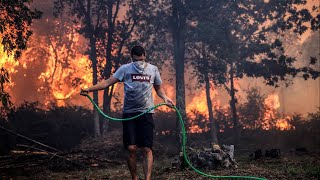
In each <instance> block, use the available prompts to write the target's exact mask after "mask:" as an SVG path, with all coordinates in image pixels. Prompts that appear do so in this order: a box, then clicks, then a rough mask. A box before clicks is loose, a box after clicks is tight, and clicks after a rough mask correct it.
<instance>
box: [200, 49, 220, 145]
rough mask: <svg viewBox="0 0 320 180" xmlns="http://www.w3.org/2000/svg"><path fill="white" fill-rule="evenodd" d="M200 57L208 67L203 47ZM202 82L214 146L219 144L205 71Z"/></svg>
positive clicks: (207, 76)
mask: <svg viewBox="0 0 320 180" xmlns="http://www.w3.org/2000/svg"><path fill="white" fill-rule="evenodd" d="M202 57H203V61H204V63H205V65H206V67H209V66H208V61H207V58H206V52H205V46H204V45H203V46H202ZM204 81H205V86H206V99H207V105H208V113H209V122H210V134H211V140H212V145H215V144H219V143H218V136H217V129H216V126H215V121H214V117H213V107H212V102H211V94H210V81H209V74H208V71H207V69H205V73H204Z"/></svg>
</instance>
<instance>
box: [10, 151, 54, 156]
mask: <svg viewBox="0 0 320 180" xmlns="http://www.w3.org/2000/svg"><path fill="white" fill-rule="evenodd" d="M10 153H11V154H24V155H49V153H47V152H41V151H40V152H39V151H18V150H12V151H10Z"/></svg>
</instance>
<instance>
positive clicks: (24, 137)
mask: <svg viewBox="0 0 320 180" xmlns="http://www.w3.org/2000/svg"><path fill="white" fill-rule="evenodd" d="M0 129H2V130H4V131H6V132H8V133H10V134H13V135H15V136H18V137H20V138H23V139H26V140H28V141H31V142H33V143H36V144H38V145H40V146H43V147H46V148H49V149H51V150H54V151H57V152H60V153H62V151H60V150H58V149H56V148H53V147H51V146H48V145H46V144H43V143H41V142H38V141H36V140H33V139H31V138H28V137H26V136H24V135H21V134H18V133H16V132H14V131H11V130H9V129H7V128H5V127H3V126H0Z"/></svg>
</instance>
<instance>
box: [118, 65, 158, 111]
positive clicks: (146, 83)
mask: <svg viewBox="0 0 320 180" xmlns="http://www.w3.org/2000/svg"><path fill="white" fill-rule="evenodd" d="M113 77H115V78H117V79H118V80H119V81H121V82H124V92H125V98H124V106H123V113H135V112H144V111H146V110H147V109H149V108H151V107H152V106H154V102H153V96H152V88H153V85H154V84H155V85H160V84H161V83H162V81H161V77H160V73H159V70H158V68H157V67H156V66H154V65H152V64H149V63H146V66H144V68H139V67H138V66H137V65H136V64H135V63H133V62H132V63H129V64H125V65H122V66H121V67H120V68H119V69H118V70H117V71H116V72H115V73H114V74H113ZM150 113H154V111H153V110H152V111H150Z"/></svg>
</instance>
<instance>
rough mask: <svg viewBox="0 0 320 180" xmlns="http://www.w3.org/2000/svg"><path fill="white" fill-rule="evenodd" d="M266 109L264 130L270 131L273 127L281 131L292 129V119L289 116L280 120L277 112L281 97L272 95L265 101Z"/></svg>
mask: <svg viewBox="0 0 320 180" xmlns="http://www.w3.org/2000/svg"><path fill="white" fill-rule="evenodd" d="M264 105H265V107H266V112H265V114H264V119H263V127H262V128H263V129H266V130H269V129H271V128H272V127H273V126H275V128H277V129H280V130H289V129H291V128H292V126H291V125H290V123H289V121H290V120H291V118H290V117H289V116H287V117H285V118H279V117H278V114H277V110H278V109H279V108H280V100H279V95H278V94H275V93H272V94H270V95H268V97H267V98H266V99H265V101H264Z"/></svg>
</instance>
